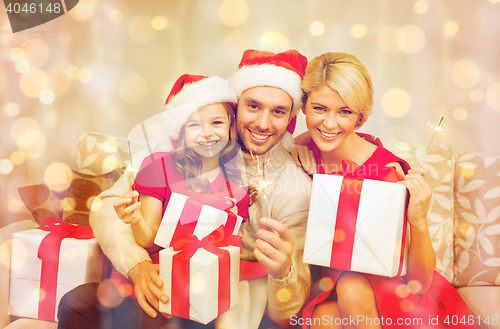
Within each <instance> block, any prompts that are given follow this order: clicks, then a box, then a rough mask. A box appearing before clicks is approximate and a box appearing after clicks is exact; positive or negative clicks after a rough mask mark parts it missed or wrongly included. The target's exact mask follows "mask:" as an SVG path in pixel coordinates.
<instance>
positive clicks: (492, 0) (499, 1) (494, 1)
mask: <svg viewBox="0 0 500 329" xmlns="http://www.w3.org/2000/svg"><path fill="white" fill-rule="evenodd" d="M488 1H489V2H490V3H492V4H497V3H500V0H488Z"/></svg>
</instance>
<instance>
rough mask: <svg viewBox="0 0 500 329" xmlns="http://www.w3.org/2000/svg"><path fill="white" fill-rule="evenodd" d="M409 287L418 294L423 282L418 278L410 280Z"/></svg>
mask: <svg viewBox="0 0 500 329" xmlns="http://www.w3.org/2000/svg"><path fill="white" fill-rule="evenodd" d="M408 288H410V290H411V291H412V292H413V293H415V294H418V293H419V292H420V290H421V289H422V284H420V282H419V281H417V280H410V282H408Z"/></svg>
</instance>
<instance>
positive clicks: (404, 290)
mask: <svg viewBox="0 0 500 329" xmlns="http://www.w3.org/2000/svg"><path fill="white" fill-rule="evenodd" d="M409 294H410V290H408V286H407V285H406V284H404V283H402V284H400V285H398V286H397V287H396V295H397V296H398V297H399V298H406V297H408V295H409Z"/></svg>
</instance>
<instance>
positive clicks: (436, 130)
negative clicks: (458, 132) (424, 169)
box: [418, 116, 444, 167]
mask: <svg viewBox="0 0 500 329" xmlns="http://www.w3.org/2000/svg"><path fill="white" fill-rule="evenodd" d="M443 119H444V117H443V116H441V118H439V121H438V123H437V124H436V125H431V126H430V127H431V131H432V137H431V140H430V142H429V145H427V148H426V149H425V153H424V156H423V157H422V158H421V159H420V164H419V165H418V166H419V167H421V166H422V162H424V159H425V157H426V156H427V153H428V152H429V149H430V148H431V145H432V142H433V141H434V138H435V137H436V135H437V134H438V133H440V132H442V131H443V126H442V124H443Z"/></svg>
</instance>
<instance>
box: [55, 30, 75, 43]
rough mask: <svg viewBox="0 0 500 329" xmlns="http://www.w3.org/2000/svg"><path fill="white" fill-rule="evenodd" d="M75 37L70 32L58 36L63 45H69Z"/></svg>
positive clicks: (63, 32) (60, 33) (62, 32)
mask: <svg viewBox="0 0 500 329" xmlns="http://www.w3.org/2000/svg"><path fill="white" fill-rule="evenodd" d="M72 37H73V35H72V34H71V32H69V31H61V32H59V33H58V34H57V39H58V40H59V42H60V43H61V44H63V45H67V44H68V43H70V42H71V39H72Z"/></svg>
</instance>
